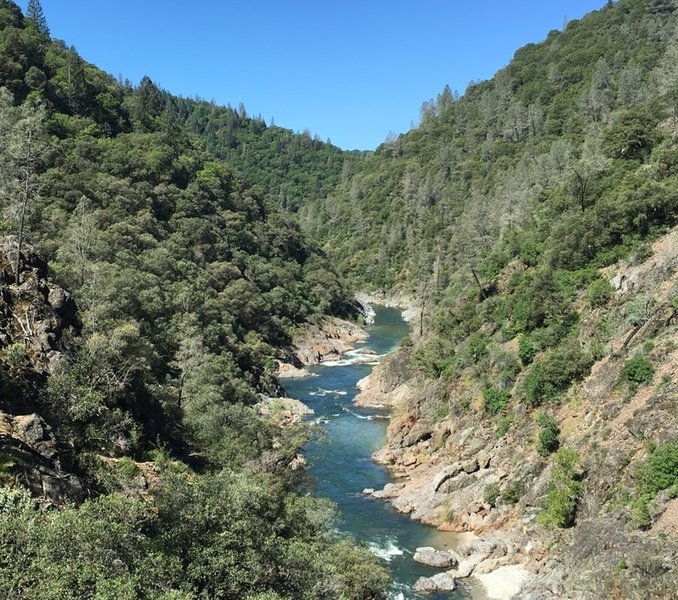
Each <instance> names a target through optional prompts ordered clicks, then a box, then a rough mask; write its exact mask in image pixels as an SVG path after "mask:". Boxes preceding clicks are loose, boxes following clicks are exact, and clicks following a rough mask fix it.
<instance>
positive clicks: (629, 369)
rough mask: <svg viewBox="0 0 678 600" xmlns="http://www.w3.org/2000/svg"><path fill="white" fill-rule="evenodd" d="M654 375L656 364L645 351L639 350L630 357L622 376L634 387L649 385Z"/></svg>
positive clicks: (622, 370)
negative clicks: (653, 363) (654, 364)
mask: <svg viewBox="0 0 678 600" xmlns="http://www.w3.org/2000/svg"><path fill="white" fill-rule="evenodd" d="M653 377H654V366H653V365H652V363H651V362H650V359H649V358H648V357H647V356H646V355H645V354H643V353H641V352H637V353H636V354H634V355H633V356H632V357H631V358H629V359H628V360H627V361H626V362H625V363H624V366H623V367H622V369H621V373H620V378H621V380H622V381H624V382H625V383H627V384H629V385H630V386H632V387H635V386H638V385H647V384H648V383H650V382H651V381H652V378H653Z"/></svg>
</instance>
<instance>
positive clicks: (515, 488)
mask: <svg viewBox="0 0 678 600" xmlns="http://www.w3.org/2000/svg"><path fill="white" fill-rule="evenodd" d="M524 491H525V484H524V483H523V482H522V481H521V480H519V479H517V480H515V481H511V482H510V483H509V484H508V485H507V486H506V488H505V489H504V491H503V492H502V494H501V500H502V502H504V503H505V504H511V505H513V504H518V501H519V500H520V497H521V496H522V495H523V492H524Z"/></svg>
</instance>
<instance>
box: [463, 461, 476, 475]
mask: <svg viewBox="0 0 678 600" xmlns="http://www.w3.org/2000/svg"><path fill="white" fill-rule="evenodd" d="M462 469H464V472H465V473H468V474H469V475H470V474H471V473H475V472H476V471H477V470H478V459H477V458H470V459H469V460H467V461H466V462H464V464H463V465H462Z"/></svg>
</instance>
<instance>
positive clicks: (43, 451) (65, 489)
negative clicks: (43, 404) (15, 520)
mask: <svg viewBox="0 0 678 600" xmlns="http://www.w3.org/2000/svg"><path fill="white" fill-rule="evenodd" d="M0 452H1V453H2V454H3V456H5V457H7V458H8V460H9V462H10V464H11V465H13V467H11V471H12V472H13V474H14V477H15V478H16V480H17V481H18V482H20V483H22V484H23V485H25V486H26V487H27V488H28V489H29V490H31V493H32V494H33V495H34V496H35V497H36V498H38V500H39V501H40V502H41V503H42V504H43V505H46V504H54V505H61V504H64V503H65V502H76V503H79V502H82V501H83V500H84V499H85V495H86V490H85V485H84V483H83V482H82V481H81V480H80V479H79V478H78V477H76V476H75V475H73V474H70V473H66V472H64V471H63V470H62V468H61V464H60V460H59V454H58V448H57V441H56V438H55V437H54V434H53V432H52V429H51V427H50V426H49V425H48V424H47V423H45V421H44V420H43V419H42V418H41V417H40V416H39V415H37V414H30V415H18V416H13V415H9V414H7V413H3V412H0Z"/></svg>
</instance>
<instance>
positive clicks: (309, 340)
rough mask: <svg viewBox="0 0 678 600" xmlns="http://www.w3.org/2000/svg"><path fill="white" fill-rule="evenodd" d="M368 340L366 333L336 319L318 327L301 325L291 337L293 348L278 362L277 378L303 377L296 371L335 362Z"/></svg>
mask: <svg viewBox="0 0 678 600" xmlns="http://www.w3.org/2000/svg"><path fill="white" fill-rule="evenodd" d="M367 337H368V333H367V332H366V331H365V330H364V329H362V328H361V327H359V326H358V325H356V324H355V323H351V322H350V321H345V320H343V319H338V318H336V317H328V318H326V319H325V320H324V321H323V322H322V324H321V325H319V326H318V325H311V324H305V325H302V326H300V327H299V328H298V329H297V331H296V332H295V333H294V337H293V341H292V347H291V348H290V350H289V351H288V352H287V353H285V354H284V355H283V356H281V358H280V361H279V364H278V376H279V377H285V376H290V375H292V376H295V375H298V376H302V375H301V374H300V373H299V371H300V370H303V368H304V367H305V366H309V365H315V364H318V363H319V362H322V361H325V360H336V359H338V358H339V357H340V356H341V355H342V354H344V353H345V352H348V351H349V350H351V349H353V348H354V347H355V346H356V344H358V343H360V342H364V341H365V340H366V339H367ZM288 365H291V366H288ZM306 374H307V372H303V375H306Z"/></svg>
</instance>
